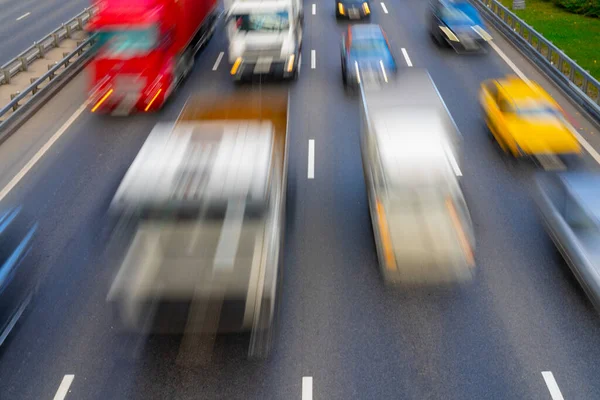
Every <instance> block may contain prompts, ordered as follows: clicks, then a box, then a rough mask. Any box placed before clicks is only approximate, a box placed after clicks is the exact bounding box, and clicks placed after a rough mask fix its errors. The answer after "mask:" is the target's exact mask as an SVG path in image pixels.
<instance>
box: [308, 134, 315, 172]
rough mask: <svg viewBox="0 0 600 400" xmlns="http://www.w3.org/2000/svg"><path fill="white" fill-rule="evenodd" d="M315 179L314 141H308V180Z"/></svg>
mask: <svg viewBox="0 0 600 400" xmlns="http://www.w3.org/2000/svg"><path fill="white" fill-rule="evenodd" d="M314 178H315V141H314V139H309V140H308V179H314Z"/></svg>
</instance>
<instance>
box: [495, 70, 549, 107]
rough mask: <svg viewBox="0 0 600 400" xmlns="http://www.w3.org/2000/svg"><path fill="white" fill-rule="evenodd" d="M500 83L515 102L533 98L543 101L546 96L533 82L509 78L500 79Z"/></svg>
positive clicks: (513, 77) (514, 77)
mask: <svg viewBox="0 0 600 400" xmlns="http://www.w3.org/2000/svg"><path fill="white" fill-rule="evenodd" d="M498 83H499V84H500V85H501V86H502V87H503V88H504V90H506V92H507V93H508V94H509V95H510V97H512V99H513V100H515V101H519V100H526V99H531V98H537V99H541V98H544V97H545V96H546V94H545V92H544V91H543V89H542V88H540V87H539V86H538V85H536V84H535V83H533V82H526V81H524V80H523V79H520V78H519V77H516V76H512V75H510V76H507V77H506V78H503V79H499V80H498Z"/></svg>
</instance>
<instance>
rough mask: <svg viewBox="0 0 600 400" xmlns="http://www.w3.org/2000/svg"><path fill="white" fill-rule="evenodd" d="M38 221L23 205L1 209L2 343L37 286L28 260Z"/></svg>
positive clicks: (34, 274)
mask: <svg viewBox="0 0 600 400" xmlns="http://www.w3.org/2000/svg"><path fill="white" fill-rule="evenodd" d="M36 231H37V223H31V222H29V221H27V218H26V217H25V216H24V214H23V212H22V209H21V207H15V208H11V209H8V210H7V211H2V212H0V345H1V344H2V343H3V342H4V340H5V339H6V337H7V336H8V334H9V333H10V331H11V330H12V329H13V328H14V326H15V324H16V323H17V321H18V319H19V318H20V317H21V315H22V314H23V312H24V311H25V308H26V307H27V305H28V304H29V303H30V301H31V299H32V297H33V294H34V293H35V290H36V289H37V279H36V270H35V268H34V265H33V264H32V263H31V262H30V260H29V257H28V256H29V255H30V253H31V249H32V242H33V239H34V236H35V234H36Z"/></svg>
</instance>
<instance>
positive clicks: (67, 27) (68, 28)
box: [65, 24, 71, 39]
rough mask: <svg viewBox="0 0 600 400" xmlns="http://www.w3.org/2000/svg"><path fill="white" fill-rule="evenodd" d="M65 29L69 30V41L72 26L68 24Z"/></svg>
mask: <svg viewBox="0 0 600 400" xmlns="http://www.w3.org/2000/svg"><path fill="white" fill-rule="evenodd" d="M65 28H66V29H67V39H71V24H67V25H66V27H65Z"/></svg>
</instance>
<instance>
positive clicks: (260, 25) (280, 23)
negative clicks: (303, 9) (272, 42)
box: [232, 11, 290, 32]
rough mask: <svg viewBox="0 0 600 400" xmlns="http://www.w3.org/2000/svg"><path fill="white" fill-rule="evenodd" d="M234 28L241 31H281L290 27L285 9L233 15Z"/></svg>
mask: <svg viewBox="0 0 600 400" xmlns="http://www.w3.org/2000/svg"><path fill="white" fill-rule="evenodd" d="M232 18H233V20H234V21H235V24H236V28H237V29H238V30H240V31H242V32H282V31H286V30H288V29H289V28H290V20H289V15H288V13H287V11H282V12H277V13H268V14H266V13H265V14H258V13H256V14H255V13H252V14H240V15H234V16H233V17H232Z"/></svg>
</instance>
